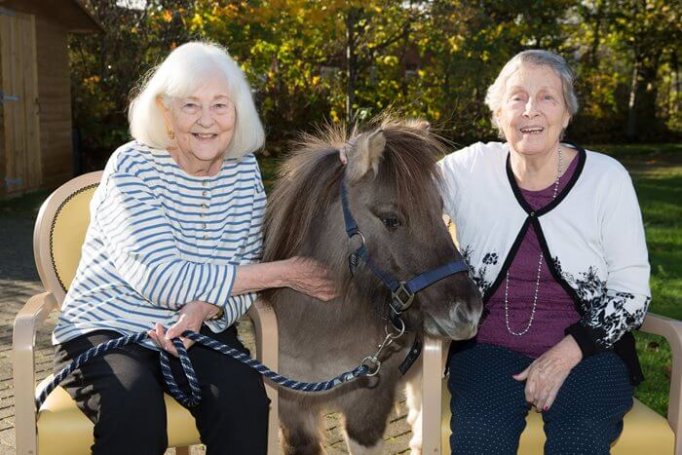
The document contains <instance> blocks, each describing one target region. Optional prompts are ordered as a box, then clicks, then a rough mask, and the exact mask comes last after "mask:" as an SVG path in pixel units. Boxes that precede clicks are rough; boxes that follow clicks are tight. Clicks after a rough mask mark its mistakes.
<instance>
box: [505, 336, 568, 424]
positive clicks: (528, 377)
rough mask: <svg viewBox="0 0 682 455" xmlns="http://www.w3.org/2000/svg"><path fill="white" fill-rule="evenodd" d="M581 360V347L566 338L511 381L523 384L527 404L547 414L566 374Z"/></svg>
mask: <svg viewBox="0 0 682 455" xmlns="http://www.w3.org/2000/svg"><path fill="white" fill-rule="evenodd" d="M580 360H582V352H581V351H580V347H579V346H578V343H576V341H575V339H573V337H572V336H570V335H568V336H566V337H565V338H564V339H563V340H561V341H560V342H558V343H557V344H556V345H554V346H553V347H552V348H551V349H550V350H549V351H547V352H545V353H544V354H542V355H541V356H540V357H538V358H537V359H535V361H534V362H533V363H531V364H530V366H529V367H528V368H526V369H525V370H523V371H522V372H521V373H519V374H515V375H514V376H513V378H514V379H516V380H517V381H526V401H527V402H528V403H530V404H531V405H533V407H535V409H536V411H538V412H543V411H547V410H549V408H550V407H551V406H552V404H553V403H554V400H555V399H556V396H557V394H558V393H559V389H561V386H562V385H563V384H564V381H565V380H566V378H567V377H568V375H569V373H570V372H571V370H572V369H573V367H575V366H576V365H577V364H578V363H579V362H580Z"/></svg>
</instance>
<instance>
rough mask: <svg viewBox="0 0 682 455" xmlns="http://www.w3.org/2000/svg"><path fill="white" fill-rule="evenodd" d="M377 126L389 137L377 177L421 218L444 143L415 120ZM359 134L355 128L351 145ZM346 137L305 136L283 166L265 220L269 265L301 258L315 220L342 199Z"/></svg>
mask: <svg viewBox="0 0 682 455" xmlns="http://www.w3.org/2000/svg"><path fill="white" fill-rule="evenodd" d="M375 128H381V129H382V131H383V133H384V136H385V138H386V148H385V150H384V153H383V155H382V160H381V163H380V165H379V170H378V173H377V175H376V179H377V181H378V182H379V184H380V185H391V186H393V187H394V188H395V191H396V192H397V195H398V200H399V201H401V203H402V204H404V206H405V211H406V213H410V214H415V215H417V216H419V214H420V213H421V212H422V211H423V210H424V205H425V203H426V202H427V201H429V202H433V201H430V198H432V197H433V196H432V191H430V188H432V187H431V185H432V184H433V183H434V182H437V181H438V180H439V175H440V174H439V173H438V171H437V167H436V161H437V160H438V159H439V158H440V157H442V156H443V155H445V152H446V150H445V146H444V143H443V141H442V140H441V138H440V137H438V136H437V135H435V134H433V133H431V132H429V131H428V130H427V129H425V128H423V127H422V124H421V123H418V122H415V121H397V120H393V119H390V118H388V119H384V120H383V121H382V122H381V123H380V124H379V125H378V126H376V127H375ZM373 129H374V128H373ZM359 134H361V133H359V132H357V131H356V130H353V131H352V132H351V137H350V138H349V141H352V140H353V139H354V138H356V137H357V136H358V135H359ZM346 137H347V133H346V130H345V129H344V128H343V127H327V128H325V129H324V130H322V131H320V132H319V134H318V135H316V136H313V135H304V136H302V138H301V140H300V141H299V142H298V144H297V145H296V146H295V149H294V150H295V151H294V152H293V153H292V154H291V155H290V157H289V158H288V159H287V160H286V161H285V162H284V164H283V165H282V167H281V168H280V171H279V175H278V179H277V183H276V185H275V189H274V191H273V192H272V194H271V195H270V197H269V202H268V210H267V214H266V218H265V249H264V257H263V259H264V260H265V261H272V260H277V259H284V258H289V257H292V256H295V255H297V254H300V253H301V249H302V247H303V244H304V240H305V239H306V238H308V236H309V235H311V232H310V228H311V225H312V223H313V221H314V220H315V219H318V217H320V216H322V215H323V214H324V212H325V211H326V210H327V208H328V207H329V206H330V205H331V204H332V203H334V201H336V200H337V198H338V197H339V185H340V182H341V179H342V178H343V176H344V166H343V165H342V163H341V161H340V159H339V149H340V148H341V147H343V146H344V144H346V143H347V139H346Z"/></svg>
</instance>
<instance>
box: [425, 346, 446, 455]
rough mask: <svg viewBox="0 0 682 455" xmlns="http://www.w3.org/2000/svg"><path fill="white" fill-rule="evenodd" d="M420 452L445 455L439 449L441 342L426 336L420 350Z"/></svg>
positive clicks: (441, 383) (441, 449) (441, 392)
mask: <svg viewBox="0 0 682 455" xmlns="http://www.w3.org/2000/svg"><path fill="white" fill-rule="evenodd" d="M421 394H422V422H421V423H422V452H423V453H424V454H431V453H434V454H435V453H445V451H444V450H443V448H442V447H441V434H440V432H441V418H442V416H441V402H442V399H443V340H440V339H438V338H433V337H430V336H428V335H427V336H426V337H425V338H424V347H423V350H422V390H421Z"/></svg>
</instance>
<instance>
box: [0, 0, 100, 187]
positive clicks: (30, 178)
mask: <svg viewBox="0 0 682 455" xmlns="http://www.w3.org/2000/svg"><path fill="white" fill-rule="evenodd" d="M99 31H101V30H100V27H99V25H98V24H97V22H96V20H95V19H94V18H93V17H92V16H91V15H90V13H88V12H87V11H86V10H85V8H83V6H82V5H81V4H80V3H79V2H78V1H77V0H0V199H1V198H7V197H10V196H13V195H19V194H23V193H25V192H28V191H33V190H36V189H39V188H52V187H55V186H58V185H59V184H61V183H63V182H65V181H67V180H68V179H70V178H71V177H72V176H73V169H74V152H73V140H72V123H71V81H70V77H69V61H68V49H67V35H68V34H69V33H97V32H99Z"/></svg>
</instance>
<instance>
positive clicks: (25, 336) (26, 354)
mask: <svg viewBox="0 0 682 455" xmlns="http://www.w3.org/2000/svg"><path fill="white" fill-rule="evenodd" d="M57 307H58V304H57V300H56V299H55V297H54V296H53V295H52V293H50V292H44V293H42V294H38V295H34V296H33V297H31V298H30V299H29V300H28V302H26V305H24V307H23V308H22V309H21V310H20V311H19V314H17V316H16V318H15V319H14V332H13V334H12V357H13V358H12V365H13V369H14V408H15V417H14V426H15V428H16V440H17V453H21V454H23V453H35V444H36V439H35V432H36V409H35V401H34V400H35V398H34V397H35V386H36V377H35V338H36V331H37V330H38V327H40V326H41V325H42V324H43V323H44V322H45V319H46V318H47V316H48V315H49V314H50V311H52V310H53V309H55V308H57ZM31 449H33V450H34V451H33V452H31Z"/></svg>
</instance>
